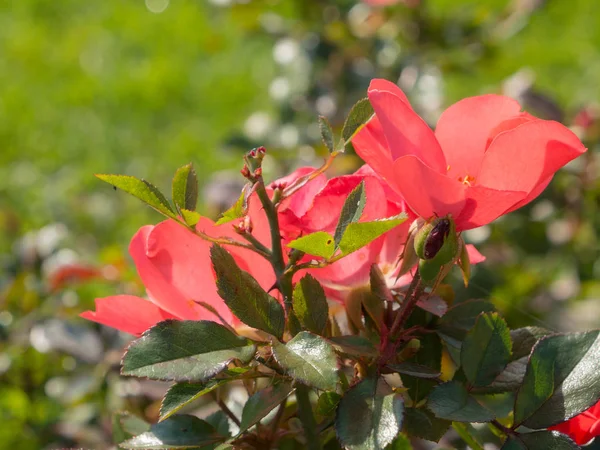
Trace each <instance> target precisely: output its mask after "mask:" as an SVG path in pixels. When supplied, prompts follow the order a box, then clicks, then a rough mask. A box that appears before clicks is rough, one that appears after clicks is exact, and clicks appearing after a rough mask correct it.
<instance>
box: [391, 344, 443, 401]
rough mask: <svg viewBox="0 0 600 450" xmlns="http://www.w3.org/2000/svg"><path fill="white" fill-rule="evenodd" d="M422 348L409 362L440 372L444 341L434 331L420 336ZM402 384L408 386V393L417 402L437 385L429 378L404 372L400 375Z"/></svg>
mask: <svg viewBox="0 0 600 450" xmlns="http://www.w3.org/2000/svg"><path fill="white" fill-rule="evenodd" d="M419 341H420V344H421V345H420V349H419V351H417V353H416V354H415V355H414V356H413V357H412V358H410V359H408V360H407V362H411V363H413V364H419V365H421V366H425V367H429V368H430V369H432V370H433V371H436V372H440V371H441V369H442V342H441V341H440V338H439V337H438V336H437V335H436V334H433V333H430V334H427V335H425V336H422V337H420V338H419ZM400 378H401V379H402V384H404V386H405V387H407V388H408V393H409V395H410V397H411V398H412V400H413V401H414V402H415V403H418V402H420V401H421V400H423V399H424V398H425V397H427V394H429V393H430V392H431V390H432V389H433V388H434V386H436V384H437V383H436V382H435V381H434V380H428V379H425V378H422V377H414V376H411V375H406V374H403V375H401V376H400Z"/></svg>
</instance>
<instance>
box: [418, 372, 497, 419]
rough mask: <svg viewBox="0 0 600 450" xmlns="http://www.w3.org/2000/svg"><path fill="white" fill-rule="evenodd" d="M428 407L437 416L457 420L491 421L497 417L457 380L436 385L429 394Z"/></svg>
mask: <svg viewBox="0 0 600 450" xmlns="http://www.w3.org/2000/svg"><path fill="white" fill-rule="evenodd" d="M427 407H428V408H429V409H430V410H431V411H432V412H433V413H434V414H435V415H436V417H438V418H440V419H446V420H452V421H455V422H489V421H491V420H493V419H494V418H495V417H494V414H493V413H492V412H491V411H490V410H489V409H487V408H486V407H485V406H483V405H481V404H480V403H479V402H477V400H475V398H474V397H473V396H472V395H471V394H469V392H468V391H467V388H466V387H465V386H464V385H462V384H460V383H458V382H457V381H449V382H448V383H444V384H440V385H439V386H436V387H435V388H434V389H433V391H432V392H431V394H430V395H429V398H428V400H427Z"/></svg>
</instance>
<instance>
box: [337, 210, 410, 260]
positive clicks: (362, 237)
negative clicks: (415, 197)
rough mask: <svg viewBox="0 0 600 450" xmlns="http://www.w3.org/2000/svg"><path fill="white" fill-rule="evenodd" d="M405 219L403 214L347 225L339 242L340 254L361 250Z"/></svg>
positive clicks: (405, 216)
mask: <svg viewBox="0 0 600 450" xmlns="http://www.w3.org/2000/svg"><path fill="white" fill-rule="evenodd" d="M407 217H408V216H407V215H406V214H405V213H403V214H400V215H398V216H394V217H388V218H386V219H381V220H375V221H372V222H355V223H354V222H353V223H349V224H348V226H347V227H346V229H345V231H344V234H343V236H342V238H341V240H340V242H339V247H340V250H341V251H342V254H344V255H349V254H350V253H352V252H355V251H356V250H359V249H361V248H363V247H364V246H365V245H368V244H370V243H371V242H373V241H374V240H375V239H377V238H378V237H379V236H382V235H383V234H385V233H387V232H388V231H390V230H391V229H392V228H395V227H397V226H398V225H401V224H402V223H403V222H404V221H406V219H407Z"/></svg>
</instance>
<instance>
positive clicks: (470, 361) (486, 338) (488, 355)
mask: <svg viewBox="0 0 600 450" xmlns="http://www.w3.org/2000/svg"><path fill="white" fill-rule="evenodd" d="M511 350H512V342H511V340H510V331H509V329H508V326H507V325H506V322H505V321H504V319H503V318H502V317H500V316H499V315H498V313H485V314H482V315H480V316H479V318H478V319H477V322H475V326H474V327H473V328H472V329H471V331H469V332H468V333H467V336H466V338H465V340H464V342H463V344H462V350H461V353H460V359H461V366H462V368H463V372H464V374H465V376H466V377H467V380H469V383H470V384H471V385H472V386H475V387H478V386H487V385H488V384H491V383H492V381H494V379H495V378H496V377H497V376H498V375H499V374H500V373H501V372H502V371H503V370H504V368H505V367H506V365H507V364H508V361H509V359H510V354H511Z"/></svg>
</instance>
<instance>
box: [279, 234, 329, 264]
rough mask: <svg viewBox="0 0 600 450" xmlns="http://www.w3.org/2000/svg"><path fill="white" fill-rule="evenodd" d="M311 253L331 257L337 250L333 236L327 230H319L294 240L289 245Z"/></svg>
mask: <svg viewBox="0 0 600 450" xmlns="http://www.w3.org/2000/svg"><path fill="white" fill-rule="evenodd" d="M287 246H288V247H290V248H295V249H296V250H300V251H301V252H304V253H307V254H309V255H314V256H320V257H321V258H325V259H329V258H331V257H332V256H333V254H334V252H335V244H334V241H333V236H331V235H330V234H329V233H326V232H325V231H317V232H315V233H310V234H307V235H306V236H302V237H300V238H298V239H295V240H293V241H292V242H290V243H289V244H288V245H287Z"/></svg>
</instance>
